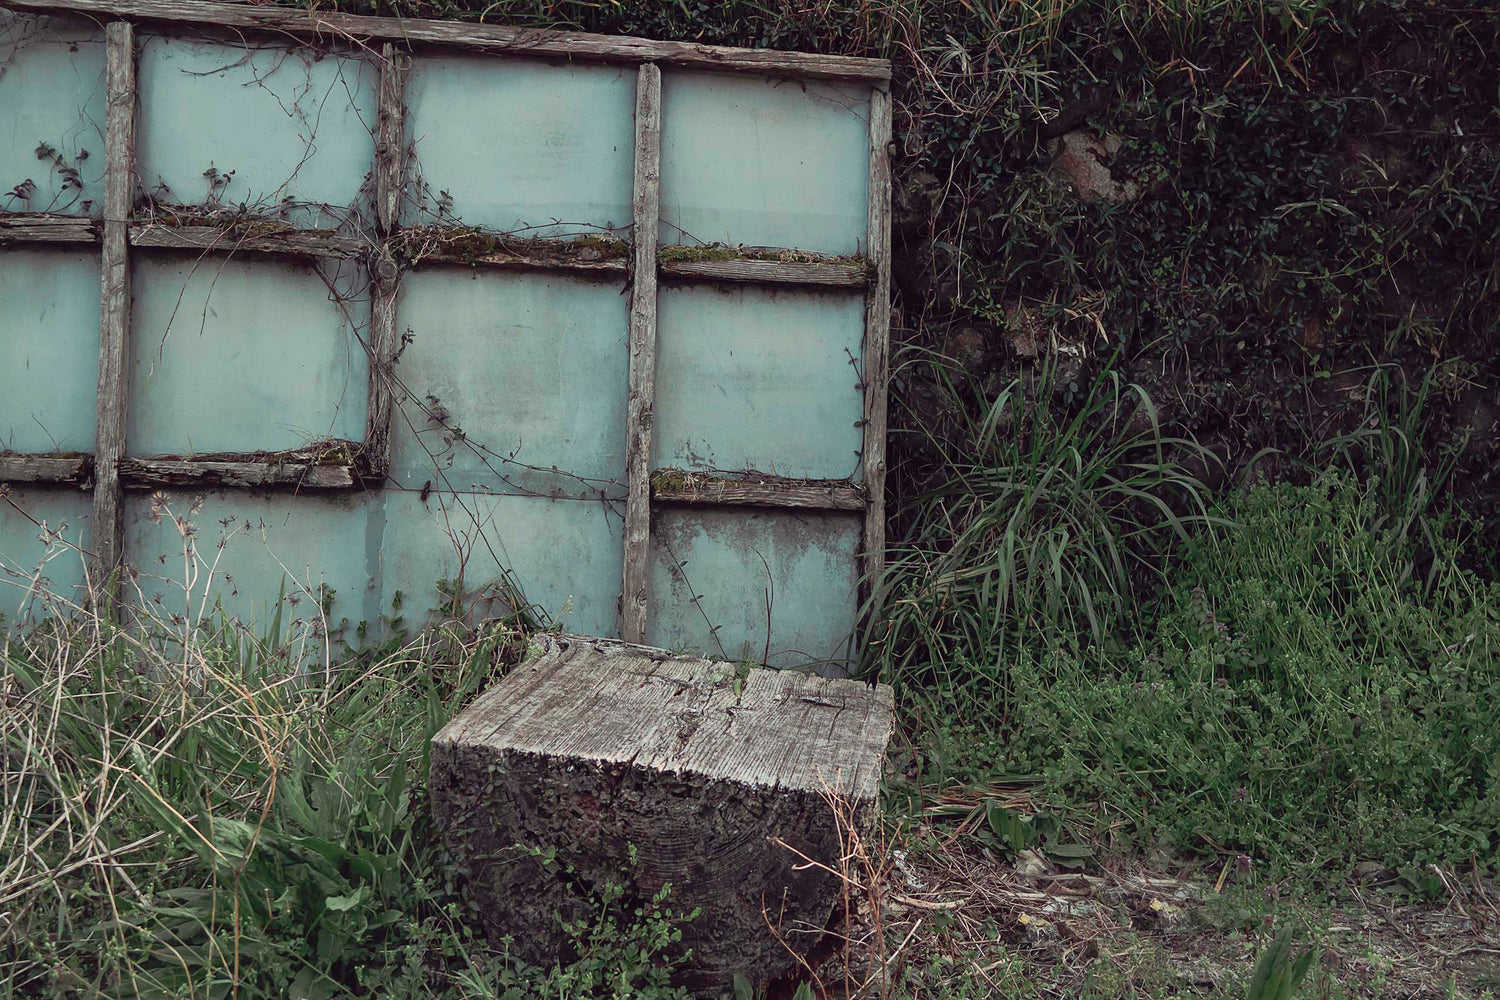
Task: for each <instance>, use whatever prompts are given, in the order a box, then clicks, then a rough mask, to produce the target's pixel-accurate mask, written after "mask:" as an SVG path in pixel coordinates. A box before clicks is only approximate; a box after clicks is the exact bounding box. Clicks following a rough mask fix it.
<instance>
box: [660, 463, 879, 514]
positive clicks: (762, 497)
mask: <svg viewBox="0 0 1500 1000" xmlns="http://www.w3.org/2000/svg"><path fill="white" fill-rule="evenodd" d="M651 498H652V500H653V501H655V502H657V503H663V504H683V505H690V506H705V507H799V508H802V509H804V510H852V511H862V510H864V509H865V491H864V489H863V488H862V487H859V486H856V485H854V484H852V483H848V482H845V481H843V480H822V479H785V478H782V477H780V476H761V477H756V478H754V479H726V478H724V477H721V476H707V475H699V474H696V473H689V472H683V471H682V470H680V469H659V470H657V471H656V472H653V473H652V474H651Z"/></svg>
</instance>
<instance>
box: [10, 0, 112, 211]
mask: <svg viewBox="0 0 1500 1000" xmlns="http://www.w3.org/2000/svg"><path fill="white" fill-rule="evenodd" d="M103 199H104V32H103V31H101V30H100V29H99V28H98V27H97V26H95V25H91V24H88V23H86V22H74V21H69V20H64V19H61V18H52V17H32V16H29V15H25V14H12V13H10V12H8V11H5V10H0V211H6V212H61V213H66V214H68V215H94V216H98V215H101V214H102V213H103V211H104V203H103Z"/></svg>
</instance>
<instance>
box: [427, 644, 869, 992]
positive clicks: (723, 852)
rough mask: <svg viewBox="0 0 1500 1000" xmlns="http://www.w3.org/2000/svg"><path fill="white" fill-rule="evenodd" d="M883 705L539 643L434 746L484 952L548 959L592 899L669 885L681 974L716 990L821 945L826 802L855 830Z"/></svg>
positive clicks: (445, 822)
mask: <svg viewBox="0 0 1500 1000" xmlns="http://www.w3.org/2000/svg"><path fill="white" fill-rule="evenodd" d="M892 706H893V701H892V695H891V689H890V688H889V687H886V686H884V685H881V686H878V687H871V686H869V685H867V684H864V683H862V682H859V681H846V680H828V679H825V678H821V677H816V676H812V675H810V674H802V673H794V672H789V671H775V670H763V669H752V670H746V669H744V668H742V667H740V666H738V665H736V664H733V663H723V662H719V661H713V660H704V659H697V658H690V657H683V656H673V655H672V654H670V653H667V652H664V651H662V650H658V649H650V648H648V647H644V646H634V645H629V644H626V643H621V642H616V641H613V640H604V639H589V638H584V637H560V636H549V637H546V638H545V639H544V640H542V643H541V649H540V655H538V656H536V657H535V658H533V659H531V660H530V661H528V662H526V663H524V664H522V665H521V666H519V667H517V668H516V669H515V670H514V671H513V672H512V673H511V674H509V675H507V676H506V677H505V679H504V680H502V681H501V682H500V683H499V684H497V685H496V686H495V687H493V688H491V689H490V690H489V691H487V692H485V693H484V694H483V695H482V696H481V697H480V698H479V699H478V700H477V701H476V702H475V703H474V704H473V705H472V706H470V707H469V708H468V709H467V710H465V711H464V712H463V713H462V714H461V715H459V716H458V718H456V719H454V720H453V721H452V722H450V723H449V724H448V725H447V726H446V727H445V728H444V729H443V730H442V731H441V732H440V733H438V734H437V736H436V737H435V738H434V739H433V741H432V782H431V788H432V807H433V812H434V815H435V817H436V819H437V821H438V823H439V825H440V826H441V827H442V829H443V831H444V833H445V835H446V837H447V840H448V844H449V846H450V849H451V851H452V854H453V857H454V861H455V864H456V865H457V866H458V874H459V877H460V879H461V880H462V881H463V882H464V883H465V885H466V890H467V895H468V898H469V900H470V902H471V905H472V907H473V910H474V914H475V917H476V918H477V919H478V920H479V921H481V922H482V924H483V926H484V929H485V931H486V932H487V933H488V934H489V936H490V938H491V939H492V940H494V941H500V940H502V939H504V938H506V937H509V938H512V939H513V941H514V943H513V944H512V945H511V947H512V950H513V951H515V952H518V953H519V954H520V955H521V956H522V957H525V958H527V959H528V960H530V961H533V962H538V963H546V964H550V963H552V962H553V961H556V960H557V959H558V958H559V956H563V957H566V954H567V952H566V948H565V945H566V939H565V938H564V936H563V935H562V933H561V931H560V924H559V917H562V918H564V919H576V918H577V917H579V916H581V915H584V914H585V913H586V910H585V907H587V906H588V903H589V898H590V896H591V894H597V893H598V892H599V891H600V890H601V889H602V888H603V887H604V886H605V885H607V884H610V883H613V884H615V885H619V886H622V887H624V888H625V889H626V890H627V894H628V896H627V898H629V897H634V898H636V899H639V900H647V899H649V898H650V897H651V896H652V895H653V894H655V893H656V892H657V891H658V890H659V889H661V887H662V886H664V885H667V884H670V885H671V893H670V895H669V897H668V900H667V906H668V907H669V908H670V909H672V910H674V911H678V912H683V913H688V912H691V911H693V910H695V909H696V910H698V911H699V913H698V915H697V916H696V917H695V918H694V919H693V920H692V921H691V922H690V923H689V924H687V925H686V926H685V927H684V935H683V944H684V945H685V946H686V947H689V948H691V949H692V950H693V958H692V961H691V963H690V965H689V967H688V968H686V969H685V970H684V971H683V973H682V975H681V977H680V978H681V982H682V984H683V985H685V986H687V987H689V988H690V989H692V990H694V991H695V992H700V993H702V992H706V993H715V994H716V993H717V992H718V991H720V990H723V989H727V988H728V987H729V985H730V983H731V980H732V977H733V976H734V974H735V973H741V974H743V975H745V976H746V977H747V978H748V979H750V981H751V982H764V981H765V980H767V979H769V978H771V977H773V976H775V975H778V974H780V973H783V972H786V971H788V970H789V969H791V968H792V967H794V966H795V965H796V960H795V958H794V957H793V956H792V954H791V952H789V951H788V947H790V948H793V949H797V950H798V951H799V952H802V951H805V950H807V949H810V948H811V947H812V946H813V945H814V944H816V943H817V941H818V940H819V938H820V937H821V936H822V934H823V932H824V930H825V928H826V927H827V926H828V922H829V920H830V918H831V916H832V915H833V911H834V906H835V903H836V902H837V900H838V898H839V896H840V893H841V891H842V886H841V882H840V880H839V879H838V877H837V876H836V875H835V874H833V871H836V870H837V869H838V868H839V857H840V847H841V843H842V838H843V837H844V836H845V835H846V834H847V831H846V830H841V829H840V824H839V823H838V822H837V821H836V819H835V814H834V810H833V809H832V808H831V807H830V803H829V799H828V796H830V795H835V796H837V797H838V798H839V799H840V800H842V802H843V803H845V804H847V806H848V808H849V810H850V815H852V817H853V821H854V825H855V826H856V828H861V827H863V826H864V825H866V824H868V823H869V822H870V821H871V820H872V819H873V817H874V806H875V803H876V798H877V794H878V790H879V784H880V773H881V766H882V763H883V760H884V757H885V750H886V744H887V742H888V741H889V739H890V735H891V727H892V715H893V707H892ZM539 852H540V853H539ZM632 853H633V854H634V855H635V859H636V860H635V862H634V863H633V864H632V862H631V855H632ZM544 859H547V860H544ZM809 861H811V862H814V863H813V864H809V863H808V862H809ZM820 865H826V866H828V868H827V869H825V868H822V867H820ZM629 909H630V910H632V911H633V909H634V906H633V905H632V906H631V907H629ZM778 938H780V939H781V940H778ZM783 942H785V943H784V944H783Z"/></svg>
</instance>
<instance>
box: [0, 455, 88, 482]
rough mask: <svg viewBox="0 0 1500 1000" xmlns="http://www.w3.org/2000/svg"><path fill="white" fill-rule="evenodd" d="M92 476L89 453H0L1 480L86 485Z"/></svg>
mask: <svg viewBox="0 0 1500 1000" xmlns="http://www.w3.org/2000/svg"><path fill="white" fill-rule="evenodd" d="M93 478H94V459H93V456H91V455H0V483H46V484H53V485H62V486H87V485H89V484H90V483H91V482H92V481H93Z"/></svg>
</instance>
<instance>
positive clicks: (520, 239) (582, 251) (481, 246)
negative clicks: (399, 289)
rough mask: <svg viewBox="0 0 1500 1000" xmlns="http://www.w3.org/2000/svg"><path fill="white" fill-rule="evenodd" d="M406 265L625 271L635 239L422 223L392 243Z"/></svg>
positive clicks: (398, 256) (398, 236)
mask: <svg viewBox="0 0 1500 1000" xmlns="http://www.w3.org/2000/svg"><path fill="white" fill-rule="evenodd" d="M390 248H391V252H392V253H393V254H395V255H396V257H397V258H398V259H399V260H400V261H401V262H402V263H404V264H405V265H406V266H407V267H416V266H418V265H420V264H422V263H423V262H426V261H431V262H435V263H443V264H469V265H473V266H480V265H484V264H491V265H497V264H498V265H504V264H506V263H514V264H517V265H530V266H534V267H547V266H558V267H589V266H609V265H614V268H613V269H618V270H623V269H624V266H625V262H626V260H627V259H628V258H629V256H630V244H629V243H628V242H627V241H625V240H622V239H620V238H618V237H616V236H613V235H611V234H609V233H588V234H586V235H582V236H575V237H566V238H550V239H549V238H545V237H526V236H517V235H515V234H513V233H501V232H494V231H492V230H487V229H482V228H479V227H476V226H420V227H414V228H411V229H403V230H401V231H400V232H399V233H397V234H396V235H395V236H394V237H393V238H392V240H391V243H390Z"/></svg>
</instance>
